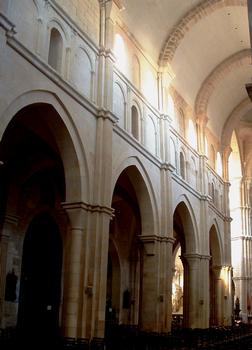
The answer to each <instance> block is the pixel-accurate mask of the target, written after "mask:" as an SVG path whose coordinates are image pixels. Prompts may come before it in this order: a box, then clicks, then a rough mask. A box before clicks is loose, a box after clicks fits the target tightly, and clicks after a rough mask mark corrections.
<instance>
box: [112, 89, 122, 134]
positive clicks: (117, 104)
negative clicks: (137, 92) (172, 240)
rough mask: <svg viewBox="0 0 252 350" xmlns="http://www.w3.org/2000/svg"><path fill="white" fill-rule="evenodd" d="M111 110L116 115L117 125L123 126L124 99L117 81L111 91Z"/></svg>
mask: <svg viewBox="0 0 252 350" xmlns="http://www.w3.org/2000/svg"><path fill="white" fill-rule="evenodd" d="M113 112H114V113H115V115H116V116H117V117H118V119H119V120H118V125H119V126H120V127H121V128H124V127H125V99H124V94H123V91H122V88H121V86H120V85H119V84H118V83H115V84H114V92H113Z"/></svg>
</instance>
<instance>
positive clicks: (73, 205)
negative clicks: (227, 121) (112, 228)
mask: <svg viewBox="0 0 252 350" xmlns="http://www.w3.org/2000/svg"><path fill="white" fill-rule="evenodd" d="M61 205H62V207H63V208H64V209H65V210H76V209H82V210H85V211H87V212H92V213H104V214H107V215H109V216H110V217H111V218H112V217H114V209H113V208H110V207H107V206H105V205H99V204H88V203H85V202H63V203H61Z"/></svg>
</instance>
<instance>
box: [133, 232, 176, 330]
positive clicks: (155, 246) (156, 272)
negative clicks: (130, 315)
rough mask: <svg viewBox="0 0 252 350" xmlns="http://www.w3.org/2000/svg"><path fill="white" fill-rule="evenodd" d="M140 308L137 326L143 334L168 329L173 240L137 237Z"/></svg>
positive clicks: (170, 310)
mask: <svg viewBox="0 0 252 350" xmlns="http://www.w3.org/2000/svg"><path fill="white" fill-rule="evenodd" d="M139 238H140V241H141V242H142V244H143V246H142V256H141V298H140V300H141V305H140V322H139V323H140V327H141V328H142V329H143V330H145V331H152V332H168V331H170V330H171V319H172V308H171V293H172V269H171V266H172V248H173V243H174V239H173V238H171V237H164V236H155V235H153V236H144V235H143V236H140V237H139Z"/></svg>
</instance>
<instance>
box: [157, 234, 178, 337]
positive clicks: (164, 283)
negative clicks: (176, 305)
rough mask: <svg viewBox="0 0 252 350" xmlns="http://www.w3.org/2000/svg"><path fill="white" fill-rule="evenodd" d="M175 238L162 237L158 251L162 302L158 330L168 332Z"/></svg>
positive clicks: (170, 315) (170, 320)
mask: <svg viewBox="0 0 252 350" xmlns="http://www.w3.org/2000/svg"><path fill="white" fill-rule="evenodd" d="M174 242H175V239H174V238H172V237H163V238H162V240H161V251H160V295H161V296H163V302H162V303H160V311H159V328H158V331H159V332H170V331H171V323H172V279H173V271H172V269H171V267H172V266H173V255H172V252H173V245H174Z"/></svg>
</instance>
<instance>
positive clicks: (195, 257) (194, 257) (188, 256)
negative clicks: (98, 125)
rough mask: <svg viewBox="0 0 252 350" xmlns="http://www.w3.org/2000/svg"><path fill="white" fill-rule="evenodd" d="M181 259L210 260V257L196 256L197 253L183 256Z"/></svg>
mask: <svg viewBox="0 0 252 350" xmlns="http://www.w3.org/2000/svg"><path fill="white" fill-rule="evenodd" d="M183 257H184V258H185V259H186V260H210V259H211V255H205V254H198V253H188V254H183Z"/></svg>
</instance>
